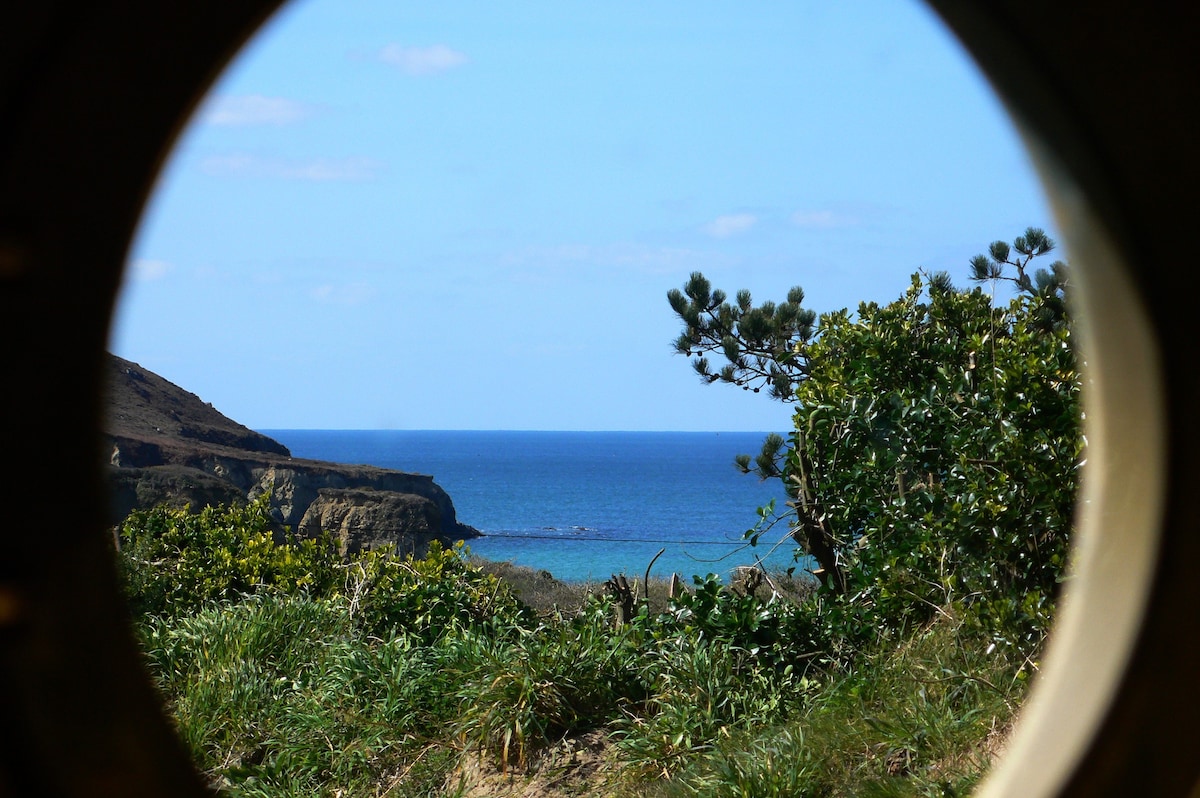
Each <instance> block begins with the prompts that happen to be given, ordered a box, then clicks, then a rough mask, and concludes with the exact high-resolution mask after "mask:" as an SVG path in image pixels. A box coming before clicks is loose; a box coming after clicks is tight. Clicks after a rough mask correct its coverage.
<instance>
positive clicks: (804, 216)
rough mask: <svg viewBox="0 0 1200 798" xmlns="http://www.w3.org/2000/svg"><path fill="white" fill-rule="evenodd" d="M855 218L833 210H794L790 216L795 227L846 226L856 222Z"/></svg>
mask: <svg viewBox="0 0 1200 798" xmlns="http://www.w3.org/2000/svg"><path fill="white" fill-rule="evenodd" d="M857 221H858V220H857V219H855V218H853V217H851V216H846V215H844V214H840V213H834V212H833V211H828V210H825V211H796V212H795V213H793V214H792V216H791V222H792V224H794V225H796V226H797V227H809V228H814V227H815V228H823V227H847V226H849V225H852V224H856V223H857Z"/></svg>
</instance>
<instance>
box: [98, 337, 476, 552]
mask: <svg viewBox="0 0 1200 798" xmlns="http://www.w3.org/2000/svg"><path fill="white" fill-rule="evenodd" d="M109 367H110V371H109V378H108V418H107V422H106V427H105V429H106V430H107V439H108V444H109V446H110V449H109V452H110V454H109V478H110V483H111V489H112V511H113V516H114V521H117V520H120V519H122V518H124V517H125V516H126V515H128V514H129V512H130V511H132V510H134V509H137V508H146V507H152V506H155V505H158V504H169V505H172V506H178V507H182V506H184V505H188V506H190V507H192V508H193V509H194V510H199V509H201V508H203V507H205V506H209V505H215V504H222V503H229V502H232V501H246V500H248V499H254V498H256V497H257V496H259V495H261V494H262V493H264V492H269V493H270V495H271V499H270V503H271V514H272V516H273V517H274V518H275V520H276V521H277V522H278V523H279V526H280V530H281V532H282V530H283V529H284V528H285V527H286V528H289V529H292V530H294V531H295V532H296V533H297V534H299V535H301V536H304V537H308V536H316V535H319V534H320V533H322V532H329V533H330V534H332V535H333V536H334V538H335V539H337V540H338V541H339V542H340V545H341V548H342V550H343V552H345V553H353V552H356V551H359V550H361V549H364V548H376V547H378V546H381V545H384V544H392V545H395V546H396V548H397V550H398V551H401V552H415V553H417V554H421V553H422V552H423V551H424V550H425V548H426V547H427V546H428V544H429V542H430V541H431V540H438V541H440V542H441V543H443V544H450V543H452V542H454V541H456V540H462V539H464V538H471V537H475V536H477V535H478V534H479V533H478V531H477V530H475V529H473V528H472V527H469V526H466V525H465V524H461V523H459V521H458V518H457V516H456V514H455V510H454V504H453V502H452V501H451V500H450V497H449V496H448V495H447V494H446V492H445V491H444V490H442V488H441V487H440V486H439V485H438V484H437V483H435V482H434V481H433V477H431V476H427V475H424V474H409V473H405V472H402V471H391V470H388V469H384V468H376V467H374V466H365V465H341V464H338V463H327V462H322V461H318V460H304V459H300V458H294V457H292V456H291V453H290V452H289V451H288V450H287V447H285V446H283V445H282V444H281V443H279V442H278V441H275V440H272V439H271V438H268V437H267V436H266V435H262V434H260V433H258V432H255V431H254V430H251V429H248V428H246V427H244V426H242V425H241V424H238V423H237V422H235V421H232V420H231V419H229V418H227V417H225V416H224V415H222V414H221V413H220V412H218V411H217V410H216V409H215V408H213V406H212V405H210V404H208V403H206V402H204V401H202V400H201V399H200V398H199V397H198V396H196V395H195V394H192V393H189V392H187V391H185V390H183V389H182V388H180V387H178V386H177V385H174V384H173V383H171V382H168V381H167V380H165V379H163V378H162V377H160V376H158V375H157V374H154V373H153V372H151V371H147V370H146V369H143V368H142V367H141V366H139V365H137V364H136V363H131V362H130V361H128V360H122V359H121V358H119V357H116V356H113V355H110V362H109Z"/></svg>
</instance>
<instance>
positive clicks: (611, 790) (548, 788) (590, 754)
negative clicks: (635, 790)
mask: <svg viewBox="0 0 1200 798" xmlns="http://www.w3.org/2000/svg"><path fill="white" fill-rule="evenodd" d="M620 782H621V768H620V765H619V764H618V762H617V759H616V757H615V756H614V754H613V751H612V748H611V743H610V742H609V740H608V736H607V734H606V733H605V732H603V731H590V732H585V733H583V734H579V735H576V736H573V737H567V738H565V739H563V740H562V741H561V742H559V743H557V744H555V745H553V746H551V747H550V748H548V749H546V750H545V751H543V752H542V753H541V754H540V755H539V756H538V757H537V760H536V761H535V762H534V763H532V764H531V765H530V766H529V767H528V768H527V769H525V770H523V771H514V770H513V769H511V768H510V769H509V770H508V772H507V773H501V772H500V769H499V768H498V767H497V766H496V765H495V764H494V763H492V762H490V761H487V760H485V759H480V758H479V757H467V758H466V759H465V760H464V763H463V765H462V766H461V767H460V768H459V770H458V772H457V773H455V774H454V776H453V777H452V778H451V780H450V783H451V785H452V786H456V787H458V788H459V789H461V792H459V793H455V794H457V795H460V796H461V798H608V796H612V795H616V794H628V793H627V792H626V791H625V790H623V789H618V786H619V784H620Z"/></svg>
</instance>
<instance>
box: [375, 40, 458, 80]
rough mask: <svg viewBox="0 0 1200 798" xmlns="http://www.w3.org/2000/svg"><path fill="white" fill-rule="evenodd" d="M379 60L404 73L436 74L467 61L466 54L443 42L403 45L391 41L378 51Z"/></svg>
mask: <svg viewBox="0 0 1200 798" xmlns="http://www.w3.org/2000/svg"><path fill="white" fill-rule="evenodd" d="M379 60H380V61H382V62H383V63H385V64H388V65H390V66H394V67H396V68H397V69H399V70H400V71H401V72H403V73H404V74H406V75H437V74H440V73H442V72H447V71H449V70H451V69H454V68H455V67H460V66H462V65H463V64H465V63H467V56H466V54H465V53H462V52H459V51H458V50H455V49H453V48H451V47H447V46H446V45H444V44H434V45H431V46H429V47H405V46H404V45H401V44H394V43H393V44H389V45H387V46H386V47H384V48H383V49H382V50H380V51H379Z"/></svg>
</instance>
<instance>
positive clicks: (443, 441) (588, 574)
mask: <svg viewBox="0 0 1200 798" xmlns="http://www.w3.org/2000/svg"><path fill="white" fill-rule="evenodd" d="M262 432H263V433H264V434H266V435H269V436H270V437H272V438H274V439H275V440H277V441H279V442H280V443H282V444H283V445H285V446H287V447H288V448H289V449H290V450H291V452H292V455H293V456H296V457H305V458H311V459H316V460H328V461H332V462H337V463H348V464H365V465H375V466H381V467H383V468H391V469H396V470H400V471H410V472H415V473H420V474H430V475H432V476H433V478H434V481H435V482H437V483H438V484H439V485H441V486H442V487H443V488H444V489H445V490H446V492H447V493H449V494H450V498H451V499H452V500H453V501H454V506H455V509H456V510H457V512H458V519H459V521H461V522H463V523H465V524H469V525H470V526H473V527H475V528H476V529H478V530H480V531H481V532H483V533H484V536H483V537H481V538H475V539H473V540H471V541H468V544H467V545H468V547H469V548H470V551H471V552H472V553H473V554H476V555H478V556H480V557H484V558H487V559H489V560H498V561H506V560H507V561H512V562H514V563H517V564H520V565H526V566H530V567H532V568H537V569H544V570H547V571H549V572H550V573H551V574H553V575H554V576H555V577H557V578H559V579H563V580H567V581H584V580H595V581H603V580H605V579H607V578H608V577H609V576H611V575H612V574H620V573H625V574H627V575H629V576H631V577H632V576H638V577H641V576H642V574H643V572H644V571H645V570H646V566H647V565H648V564H649V563H650V560H651V559H652V558H653V557H654V555H655V554H656V553H657V552H658V550H659V549H661V548H665V549H666V551H665V552H663V554H662V556H661V557H659V559H658V561H657V562H656V563H655V565H654V570H653V571H652V572H651V575H652V576H659V577H665V576H668V575H669V574H670V573H672V572H675V573H678V574H679V575H680V576H681V577H683V578H684V580H685V581H689V582H690V579H691V576H692V575H693V574H699V575H704V574H707V573H715V574H719V575H721V576H722V577H726V576H727V575H728V573H729V571H730V570H731V569H732V568H734V567H735V566H738V565H748V564H752V563H753V562H754V561H755V558H762V559H763V560H764V561H766V562H767V564H768V566H771V567H778V568H780V569H784V568H787V567H789V566H791V565H793V564H794V562H793V552H794V549H795V545H794V544H793V543H792V542H791V541H790V540H786V541H785V542H784V544H783V545H782V546H780V547H778V548H777V549H776V550H775V551H774V552H773V553H772V552H771V545H770V544H771V543H773V542H775V541H777V540H779V539H780V538H783V537H784V535H785V532H786V529H785V528H784V526H783V525H782V524H781V525H779V526H778V527H777V530H778V531H773V532H772V533H770V534H768V535H764V536H763V538H762V541H760V543H759V545H758V546H757V547H756V548H748V547H746V546H745V545H744V543H743V540H742V535H743V533H744V532H745V531H746V530H747V529H749V528H750V527H752V526H754V524H755V523H756V521H757V520H758V514H757V513H756V508H758V507H760V506H765V505H766V504H767V503H768V502H770V501H771V500H772V499H775V501H776V505H777V507H779V508H781V509H782V508H783V503H784V501H785V497H784V495H783V489H782V486H781V485H780V484H779V481H778V480H770V481H767V482H762V481H760V480H759V479H758V478H757V477H754V476H750V475H745V474H742V473H740V472H738V470H737V469H736V468H734V466H733V458H734V456H735V455H738V454H743V453H745V454H753V453H757V451H758V450H759V448H761V445H762V440H763V438H764V437H765V435H766V433H758V432H721V433H715V432H714V433H709V432H464V431H453V432H435V431H397V430H262ZM768 538H769V539H770V540H769V541H768Z"/></svg>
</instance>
